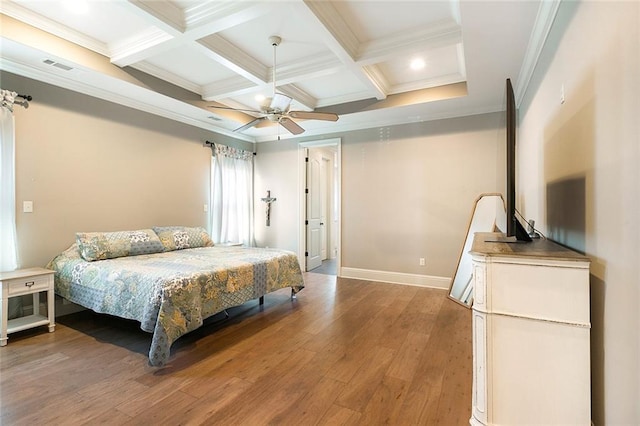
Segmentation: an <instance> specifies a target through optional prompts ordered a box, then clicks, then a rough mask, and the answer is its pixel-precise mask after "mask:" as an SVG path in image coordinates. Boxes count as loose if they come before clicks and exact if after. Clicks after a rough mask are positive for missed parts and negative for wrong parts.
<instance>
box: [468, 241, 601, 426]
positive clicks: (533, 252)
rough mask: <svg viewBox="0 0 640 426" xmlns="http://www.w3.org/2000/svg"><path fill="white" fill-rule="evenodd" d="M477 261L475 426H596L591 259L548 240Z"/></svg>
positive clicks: (485, 253)
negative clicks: (593, 419) (593, 412)
mask: <svg viewBox="0 0 640 426" xmlns="http://www.w3.org/2000/svg"><path fill="white" fill-rule="evenodd" d="M500 235H501V234H495V233H477V234H476V235H475V238H474V243H473V246H472V249H471V256H472V259H473V279H474V287H473V294H474V301H473V312H472V318H473V407H472V412H471V413H472V414H471V419H470V423H471V424H472V425H493V424H496V425H497V424H500V425H507V424H508V425H518V424H555V425H559V424H563V425H568V424H571V425H589V424H590V423H591V384H590V383H591V381H590V340H589V339H590V327H591V324H590V315H589V311H590V309H589V259H588V258H587V257H585V256H583V255H581V254H579V253H576V252H574V251H572V250H569V249H567V248H564V247H562V246H560V245H558V244H555V243H553V242H551V241H548V240H534V241H533V242H530V243H505V242H495V241H496V240H497V239H498V238H497V237H498V236H500Z"/></svg>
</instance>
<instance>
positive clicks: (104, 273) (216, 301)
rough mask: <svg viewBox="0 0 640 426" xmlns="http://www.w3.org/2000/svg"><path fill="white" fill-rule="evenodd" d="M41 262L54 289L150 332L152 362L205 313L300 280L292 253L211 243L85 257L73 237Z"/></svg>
mask: <svg viewBox="0 0 640 426" xmlns="http://www.w3.org/2000/svg"><path fill="white" fill-rule="evenodd" d="M47 268H49V269H52V270H54V271H56V272H55V275H54V281H55V292H56V294H59V295H60V296H62V297H64V298H65V299H68V300H70V301H71V302H74V303H77V304H79V305H82V306H84V307H86V308H89V309H92V310H94V311H96V312H99V313H105V314H110V315H114V316H118V317H122V318H127V319H132V320H137V321H139V322H140V328H141V329H142V330H144V331H147V332H150V333H153V338H152V342H151V348H150V350H149V362H150V364H151V365H154V366H160V365H163V364H164V363H166V362H167V360H168V359H169V355H170V348H171V344H172V343H173V342H174V341H175V340H176V339H178V338H179V337H180V336H182V335H184V334H186V333H188V332H190V331H192V330H195V329H196V328H198V327H200V326H201V325H202V322H203V320H204V319H205V318H207V317H209V316H211V315H214V314H216V313H218V312H221V311H222V310H224V309H227V308H230V307H232V306H238V305H241V304H243V303H245V302H247V301H249V300H251V299H255V298H258V297H261V296H263V295H265V294H267V293H269V292H272V291H275V290H278V289H281V288H285V287H291V288H292V289H293V291H294V293H297V292H298V291H300V290H301V289H302V288H304V281H303V278H302V272H301V270H300V266H299V263H298V258H297V256H296V255H295V254H294V253H292V252H289V251H284V250H278V249H265V248H246V247H221V246H214V247H201V248H191V249H185V250H175V251H169V252H164V253H155V254H148V255H138V256H127V257H119V258H116V259H106V260H98V261H93V262H88V261H86V260H84V259H83V258H82V257H81V256H80V254H79V252H78V248H77V245H76V244H74V245H72V246H71V247H69V248H68V249H67V250H65V251H64V252H62V253H61V254H59V255H58V256H56V257H55V258H54V259H53V260H52V261H51V262H49V264H48V265H47Z"/></svg>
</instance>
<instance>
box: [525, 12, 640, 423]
mask: <svg viewBox="0 0 640 426" xmlns="http://www.w3.org/2000/svg"><path fill="white" fill-rule="evenodd" d="M639 28H640V3H638V2H570V3H569V2H563V3H562V4H561V6H560V9H559V14H558V17H557V19H556V22H555V23H554V27H553V30H552V33H551V34H550V37H549V39H548V41H547V45H546V46H545V48H544V51H543V53H542V56H541V60H540V63H539V64H538V67H537V69H536V72H535V74H534V77H533V79H532V82H531V85H530V86H529V89H528V91H527V94H526V97H525V99H524V102H523V104H522V106H521V108H520V123H521V125H520V129H519V132H518V133H519V141H518V147H519V150H520V152H519V161H518V167H519V171H520V173H519V178H518V181H519V189H520V190H519V194H520V200H519V202H520V207H521V209H522V210H524V211H525V212H526V216H527V217H533V218H535V219H536V221H537V223H538V225H539V226H540V227H541V229H542V231H543V232H545V233H546V234H548V235H549V236H550V237H552V238H554V239H556V240H559V241H561V242H563V243H565V244H567V245H569V246H571V247H573V248H575V249H578V250H580V251H583V252H585V253H586V254H587V255H588V256H589V257H590V258H591V260H592V264H591V321H592V329H591V335H592V339H591V356H592V416H593V421H594V422H595V424H596V425H605V424H609V425H622V424H628V425H631V424H636V425H637V424H640V331H639V330H640V315H639V314H638V312H639V311H640V310H639V309H638V302H639V301H640V255H639V253H640V225H639V222H640V173H639V171H638V170H639V165H640V125H639V117H640V30H639ZM563 85H564V91H565V102H564V104H561V103H560V93H561V88H562V86H563Z"/></svg>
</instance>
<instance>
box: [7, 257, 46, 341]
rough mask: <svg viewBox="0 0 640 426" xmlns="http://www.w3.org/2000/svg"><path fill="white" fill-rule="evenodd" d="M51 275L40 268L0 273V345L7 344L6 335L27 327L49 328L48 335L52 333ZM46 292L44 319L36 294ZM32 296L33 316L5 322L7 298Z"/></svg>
mask: <svg viewBox="0 0 640 426" xmlns="http://www.w3.org/2000/svg"><path fill="white" fill-rule="evenodd" d="M53 274H54V272H53V271H51V270H49V269H44V268H29V269H19V270H17V271H9V272H0V308H1V309H0V346H5V345H6V344H7V334H9V333H14V332H16V331H21V330H26V329H28V328H33V327H39V326H41V325H47V326H49V332H50V333H51V332H52V331H54V330H55V327H56V324H55V314H54V306H55V305H54V295H53ZM43 291H44V292H46V293H47V316H44V315H41V314H40V293H41V292H43ZM27 294H31V295H33V313H32V314H31V315H26V316H23V317H19V318H15V319H12V320H9V319H8V316H9V307H8V304H9V298H11V297H17V296H24V295H27Z"/></svg>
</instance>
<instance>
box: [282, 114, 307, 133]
mask: <svg viewBox="0 0 640 426" xmlns="http://www.w3.org/2000/svg"><path fill="white" fill-rule="evenodd" d="M278 122H279V123H280V124H281V125H282V127H284V128H285V129H287V130H288V131H289V132H291V133H293V134H294V135H299V134H300V133H303V132H304V129H303V128H302V127H300V126H298V124H297V123H296V122H295V121H293V120H292V119H290V118H287V117H282V118H281V119H280V120H278Z"/></svg>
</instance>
